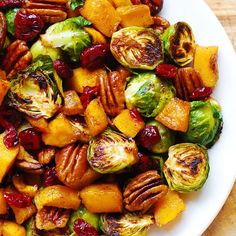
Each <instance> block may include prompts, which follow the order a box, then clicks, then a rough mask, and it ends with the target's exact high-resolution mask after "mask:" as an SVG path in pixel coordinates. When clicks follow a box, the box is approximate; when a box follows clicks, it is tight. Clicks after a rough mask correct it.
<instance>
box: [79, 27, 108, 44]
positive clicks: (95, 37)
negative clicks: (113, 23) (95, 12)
mask: <svg viewBox="0 0 236 236" xmlns="http://www.w3.org/2000/svg"><path fill="white" fill-rule="evenodd" d="M83 29H84V30H85V31H86V32H87V33H88V34H89V35H90V36H91V37H92V42H93V44H99V43H106V42H107V40H106V38H105V37H104V36H103V35H102V34H101V33H100V32H99V31H97V30H95V29H94V28H93V27H84V28H83Z"/></svg>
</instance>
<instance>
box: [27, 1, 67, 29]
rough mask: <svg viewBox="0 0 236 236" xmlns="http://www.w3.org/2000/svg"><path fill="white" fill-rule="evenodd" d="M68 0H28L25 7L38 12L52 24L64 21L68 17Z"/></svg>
mask: <svg viewBox="0 0 236 236" xmlns="http://www.w3.org/2000/svg"><path fill="white" fill-rule="evenodd" d="M67 1H68V0H26V1H25V3H24V5H23V7H24V8H25V9H27V11H28V12H30V13H34V14H37V15H39V16H41V18H42V19H43V20H44V21H45V22H48V23H50V24H53V23H56V22H59V21H63V20H65V19H66V17H67V9H66V3H67Z"/></svg>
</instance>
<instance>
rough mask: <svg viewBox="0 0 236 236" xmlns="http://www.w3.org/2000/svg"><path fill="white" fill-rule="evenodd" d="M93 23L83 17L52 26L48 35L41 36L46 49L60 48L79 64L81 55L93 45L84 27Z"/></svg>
mask: <svg viewBox="0 0 236 236" xmlns="http://www.w3.org/2000/svg"><path fill="white" fill-rule="evenodd" d="M89 25H91V23H90V22H89V21H87V20H85V19H84V18H83V17H82V16H79V17H73V18H69V19H67V20H65V21H62V22H58V23H56V24H54V25H52V26H50V27H49V28H48V29H47V30H46V33H45V34H43V35H41V40H42V44H43V45H44V46H45V47H52V48H60V49H61V50H63V51H65V52H66V53H67V54H68V55H69V57H70V59H71V61H72V62H78V61H79V58H80V54H81V53H82V52H83V50H84V49H85V48H87V47H88V46H90V44H91V43H92V41H91V38H90V36H89V34H88V33H87V32H85V31H84V30H83V27H84V26H89Z"/></svg>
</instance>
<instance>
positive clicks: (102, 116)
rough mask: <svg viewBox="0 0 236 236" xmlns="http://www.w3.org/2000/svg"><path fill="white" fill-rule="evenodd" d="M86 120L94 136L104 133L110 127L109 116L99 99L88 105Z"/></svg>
mask: <svg viewBox="0 0 236 236" xmlns="http://www.w3.org/2000/svg"><path fill="white" fill-rule="evenodd" d="M84 118H85V121H86V123H87V125H88V128H89V130H90V133H91V135H92V136H96V135H98V134H99V133H101V132H102V131H104V130H105V129H106V127H107V125H108V120H107V115H106V112H105V110H104V108H103V106H102V103H101V102H100V99H99V98H95V99H93V100H92V101H91V102H90V103H89V104H88V106H87V108H86V110H85V112H84Z"/></svg>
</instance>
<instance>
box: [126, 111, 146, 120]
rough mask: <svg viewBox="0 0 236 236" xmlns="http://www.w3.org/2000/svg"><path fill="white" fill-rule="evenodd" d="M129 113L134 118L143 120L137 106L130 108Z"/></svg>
mask: <svg viewBox="0 0 236 236" xmlns="http://www.w3.org/2000/svg"><path fill="white" fill-rule="evenodd" d="M129 114H130V116H131V117H132V118H133V119H134V120H136V121H138V122H140V121H141V122H142V121H143V119H142V117H141V115H140V113H139V112H138V111H137V109H136V108H132V109H131V110H129Z"/></svg>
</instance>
